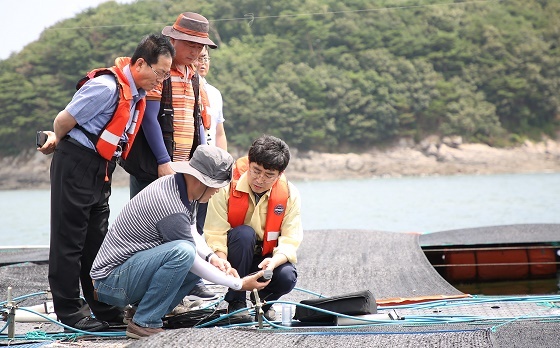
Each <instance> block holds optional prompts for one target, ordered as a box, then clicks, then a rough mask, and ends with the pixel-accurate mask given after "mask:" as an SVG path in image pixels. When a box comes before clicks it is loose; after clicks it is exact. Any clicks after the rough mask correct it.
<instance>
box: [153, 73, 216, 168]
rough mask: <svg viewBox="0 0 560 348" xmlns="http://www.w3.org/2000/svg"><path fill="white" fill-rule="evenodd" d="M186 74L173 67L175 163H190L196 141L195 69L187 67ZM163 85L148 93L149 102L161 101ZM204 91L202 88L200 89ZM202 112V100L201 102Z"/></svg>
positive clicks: (202, 108)
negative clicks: (193, 85) (193, 82)
mask: <svg viewBox="0 0 560 348" xmlns="http://www.w3.org/2000/svg"><path fill="white" fill-rule="evenodd" d="M185 71H186V74H185V73H183V71H181V70H180V69H177V67H176V66H172V67H171V77H170V78H171V89H172V98H173V140H174V141H175V150H174V151H173V161H188V160H189V159H190V157H189V156H190V153H191V148H192V146H193V140H194V116H193V114H194V91H193V87H192V77H193V75H194V71H193V69H191V68H190V67H185ZM162 89H163V84H160V85H159V86H158V87H156V89H154V90H153V91H151V92H149V93H148V99H149V100H161V93H162ZM200 89H202V88H200ZM199 104H200V105H201V110H202V112H206V111H205V110H204V106H203V104H202V98H201V100H200V101H199Z"/></svg>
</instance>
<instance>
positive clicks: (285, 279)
mask: <svg viewBox="0 0 560 348" xmlns="http://www.w3.org/2000/svg"><path fill="white" fill-rule="evenodd" d="M275 276H277V277H278V278H279V279H278V282H277V283H275V290H276V291H277V292H279V293H282V294H287V293H289V292H290V291H292V290H293V289H294V287H295V286H296V283H297V271H296V269H295V267H293V266H291V265H290V266H287V267H283V268H282V269H280V270H279V272H278V274H276V275H275Z"/></svg>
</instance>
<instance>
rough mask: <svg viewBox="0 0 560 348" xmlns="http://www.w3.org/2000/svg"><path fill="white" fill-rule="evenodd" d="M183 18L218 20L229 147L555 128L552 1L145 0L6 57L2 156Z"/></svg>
mask: <svg viewBox="0 0 560 348" xmlns="http://www.w3.org/2000/svg"><path fill="white" fill-rule="evenodd" d="M184 11H194V12H199V13H201V14H203V15H204V16H206V17H207V18H208V19H209V20H210V22H211V38H212V39H213V40H214V41H215V42H216V43H217V44H218V46H219V48H218V49H217V50H214V51H213V52H211V55H212V69H211V72H210V75H209V77H208V80H209V82H210V83H212V84H213V85H215V86H216V87H218V88H219V89H220V90H221V91H222V94H223V96H224V113H225V117H226V120H227V121H226V132H227V134H228V140H229V143H230V144H231V145H232V146H241V147H247V146H248V145H249V144H250V142H251V141H252V140H253V139H254V138H255V137H256V136H257V135H259V134H261V133H265V132H266V133H270V134H274V135H277V136H280V137H282V138H284V139H285V140H286V141H287V142H288V144H290V146H292V147H294V148H298V149H300V150H316V151H331V152H332V151H334V152H344V151H348V150H350V149H351V150H354V151H359V150H362V149H363V150H365V149H368V148H370V147H371V146H380V145H386V144H388V143H390V142H392V141H394V140H396V139H399V138H402V137H408V138H412V139H414V140H420V139H423V138H424V137H425V136H427V135H429V134H437V135H442V136H444V135H461V136H462V137H463V139H464V140H465V141H469V142H482V143H487V144H490V145H494V146H502V145H508V144H514V143H516V142H519V141H521V140H523V139H525V138H538V137H540V136H541V135H543V134H544V135H549V136H553V135H554V134H555V132H556V131H557V130H558V128H559V124H560V116H559V115H560V112H559V111H560V96H559V95H560V49H559V47H558V43H559V42H560V20H559V18H560V1H558V0H504V1H492V0H487V1H484V0H482V1H459V0H374V1H366V0H275V1H262V0H214V1H190V0H184V1H171V0H144V1H143V0H140V1H137V2H135V3H132V4H124V5H120V4H117V3H113V2H108V3H105V4H103V5H101V6H99V7H98V8H95V9H91V10H88V11H86V12H83V13H81V14H80V15H78V16H76V17H75V18H72V19H69V20H65V21H62V22H60V23H58V24H56V25H55V26H53V27H51V28H47V29H46V30H45V31H44V32H43V33H42V35H41V37H40V39H39V40H38V41H37V42H34V43H32V44H30V45H28V46H26V47H25V48H24V49H23V50H22V51H21V52H19V53H17V54H14V55H12V56H11V57H10V58H8V59H7V60H4V61H0V105H1V107H0V155H8V154H14V153H19V152H21V151H22V150H23V149H29V148H33V147H34V134H35V131H36V130H39V129H51V128H52V120H53V119H54V117H55V115H56V114H57V113H58V111H60V110H61V109H62V108H64V106H65V105H66V104H67V103H68V101H69V100H70V98H71V96H72V94H73V93H74V91H75V84H76V81H77V80H78V79H79V78H80V77H81V76H83V75H84V74H85V73H86V72H87V71H88V70H91V69H93V68H97V67H102V66H108V65H112V61H113V59H114V58H115V57H118V56H122V55H131V54H132V52H133V50H134V48H135V46H136V44H137V43H138V42H139V40H140V38H141V37H142V36H144V35H146V34H149V33H152V32H160V31H161V29H162V28H163V27H164V26H166V25H171V24H172V23H173V22H174V21H175V18H176V17H177V15H178V14H179V13H181V12H184ZM23 25H24V24H23V23H22V26H23ZM16 29H17V30H24V28H19V29H18V28H14V32H17V30H16Z"/></svg>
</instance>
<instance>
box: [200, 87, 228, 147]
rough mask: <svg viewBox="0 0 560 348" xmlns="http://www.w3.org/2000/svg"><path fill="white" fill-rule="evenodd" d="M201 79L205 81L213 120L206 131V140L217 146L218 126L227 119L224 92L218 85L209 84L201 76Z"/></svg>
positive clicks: (209, 143) (209, 109)
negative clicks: (224, 111) (224, 108)
mask: <svg viewBox="0 0 560 348" xmlns="http://www.w3.org/2000/svg"><path fill="white" fill-rule="evenodd" d="M201 81H202V82H203V85H204V89H205V90H206V94H207V95H208V103H209V104H210V106H209V107H208V114H209V115H210V118H211V120H212V121H211V124H210V129H208V130H207V131H206V140H207V141H208V145H212V146H216V127H217V125H218V124H219V123H223V122H224V121H225V119H224V113H223V105H224V103H223V99H222V93H220V91H219V90H218V89H217V88H216V87H214V86H212V85H211V84H209V83H208V82H207V81H206V79H205V78H203V77H201Z"/></svg>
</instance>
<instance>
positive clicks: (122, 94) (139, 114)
mask: <svg viewBox="0 0 560 348" xmlns="http://www.w3.org/2000/svg"><path fill="white" fill-rule="evenodd" d="M105 74H113V75H114V76H115V78H116V80H117V89H118V90H119V97H118V101H117V107H116V108H115V111H114V112H113V116H112V117H111V120H109V122H108V123H107V124H106V125H105V128H103V130H102V131H101V133H100V134H99V136H98V139H97V143H96V144H95V148H96V149H97V152H98V153H99V155H100V156H101V157H103V158H105V159H106V160H111V159H112V158H113V155H114V154H115V151H116V150H117V147H118V146H119V143H120V141H121V136H122V134H123V133H124V132H125V129H126V126H127V124H128V121H129V119H130V109H131V105H132V101H133V99H132V93H131V90H130V84H129V82H128V78H127V77H126V75H125V74H124V72H123V71H122V70H121V69H120V68H118V67H116V66H113V67H111V68H101V69H95V70H92V71H90V72H89V73H88V74H87V75H86V77H84V78H82V79H81V80H80V81H79V82H78V87H81V86H82V85H83V84H84V83H85V82H86V81H88V80H91V79H93V78H94V77H97V76H100V75H105ZM78 89H79V88H78ZM145 110H146V100H145V98H142V99H140V100H139V101H138V102H137V103H136V109H135V111H134V115H133V116H132V122H131V124H130V126H129V127H128V129H126V134H127V136H128V143H127V144H126V146H124V148H123V149H122V155H121V156H122V157H123V158H125V159H126V156H128V152H129V150H130V147H131V146H132V143H133V142H134V138H136V134H137V132H138V129H139V128H140V124H141V123H142V118H143V117H144V111H145Z"/></svg>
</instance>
